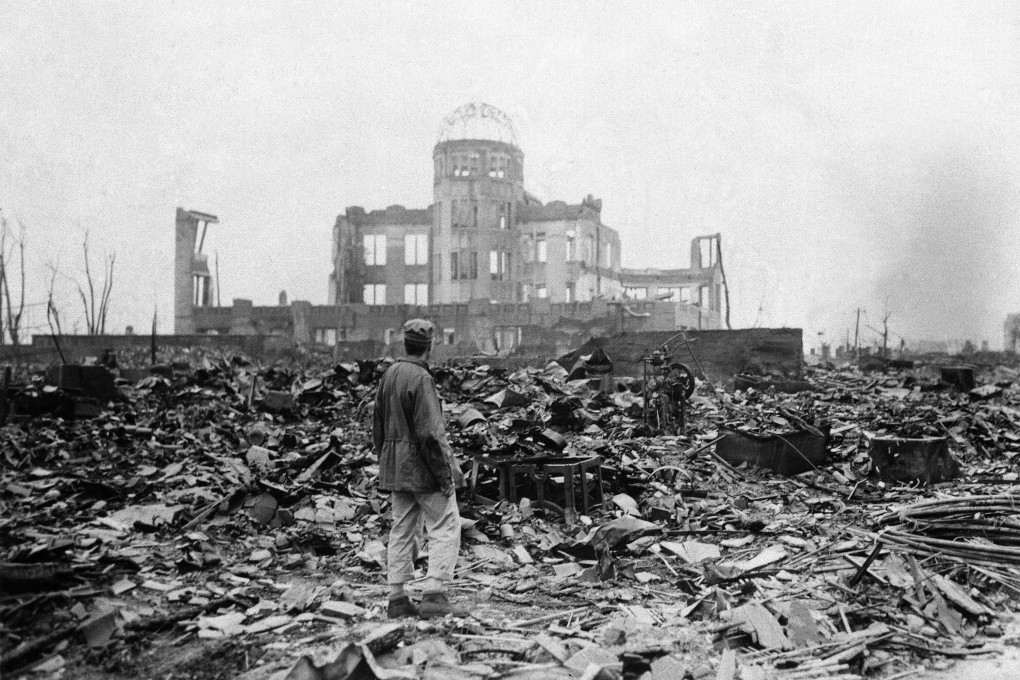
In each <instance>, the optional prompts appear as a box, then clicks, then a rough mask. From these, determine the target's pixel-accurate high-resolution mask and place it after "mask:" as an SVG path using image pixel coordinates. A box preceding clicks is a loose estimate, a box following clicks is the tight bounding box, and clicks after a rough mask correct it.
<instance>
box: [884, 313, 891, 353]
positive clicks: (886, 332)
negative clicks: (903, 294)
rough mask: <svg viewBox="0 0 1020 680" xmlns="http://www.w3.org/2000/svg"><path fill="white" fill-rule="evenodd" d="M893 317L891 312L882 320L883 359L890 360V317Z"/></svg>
mask: <svg viewBox="0 0 1020 680" xmlns="http://www.w3.org/2000/svg"><path fill="white" fill-rule="evenodd" d="M890 316H892V315H891V314H890V313H889V312H886V313H885V318H883V319H882V358H883V359H888V358H889V350H888V349H887V348H888V345H889V317H890Z"/></svg>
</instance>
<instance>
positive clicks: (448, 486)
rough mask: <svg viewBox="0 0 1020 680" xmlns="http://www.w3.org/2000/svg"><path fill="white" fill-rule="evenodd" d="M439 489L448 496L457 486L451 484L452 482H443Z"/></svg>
mask: <svg viewBox="0 0 1020 680" xmlns="http://www.w3.org/2000/svg"><path fill="white" fill-rule="evenodd" d="M439 491H440V493H442V494H443V495H444V496H446V497H447V498H449V497H450V496H452V495H453V494H454V493H455V492H456V491H457V487H455V486H454V485H453V482H450V483H449V484H444V485H443V486H442V487H440V489H439Z"/></svg>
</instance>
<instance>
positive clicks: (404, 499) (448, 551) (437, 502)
mask: <svg viewBox="0 0 1020 680" xmlns="http://www.w3.org/2000/svg"><path fill="white" fill-rule="evenodd" d="M390 505H391V506H392V508H391V511H392V513H393V525H392V526H391V527H390V541H389V546H388V548H387V551H386V562H387V569H388V572H389V575H388V581H389V583H390V585H398V584H402V583H407V582H408V581H410V580H411V579H413V578H414V557H415V555H417V553H418V548H419V547H420V546H417V545H416V544H417V542H418V540H419V537H420V535H421V530H420V528H421V524H422V519H423V518H424V520H425V530H426V531H427V532H428V536H429V570H428V577H429V578H430V579H435V580H437V581H440V582H442V583H444V584H445V583H447V582H449V581H450V580H452V579H453V570H454V568H455V567H456V566H457V555H458V553H459V552H460V511H459V510H458V509H457V495H456V494H450V495H449V496H446V495H444V494H442V493H441V492H438V491H437V492H435V493H411V492H409V491H393V492H392V493H391V494H390Z"/></svg>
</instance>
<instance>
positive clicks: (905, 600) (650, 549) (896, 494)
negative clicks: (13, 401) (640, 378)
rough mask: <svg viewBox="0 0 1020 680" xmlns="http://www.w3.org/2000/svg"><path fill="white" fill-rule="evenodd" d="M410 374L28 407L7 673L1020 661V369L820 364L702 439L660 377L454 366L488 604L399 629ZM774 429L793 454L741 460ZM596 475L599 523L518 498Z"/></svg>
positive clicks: (451, 386) (704, 421) (805, 675)
mask: <svg viewBox="0 0 1020 680" xmlns="http://www.w3.org/2000/svg"><path fill="white" fill-rule="evenodd" d="M132 363H135V364H136V365H141V357H127V356H122V357H121V358H120V365H121V366H122V367H123V366H126V365H131V364H132ZM384 367H385V362H375V361H372V362H360V363H350V364H341V365H332V364H331V363H329V362H328V361H324V360H315V359H314V358H308V357H306V358H304V359H303V360H300V361H298V360H295V361H293V362H290V363H289V364H287V365H274V366H260V365H259V364H258V363H256V362H253V361H250V360H248V359H245V358H243V357H237V356H225V355H218V354H215V353H203V352H200V351H198V350H196V351H194V352H191V353H187V354H184V355H182V356H178V357H176V360H175V361H170V359H169V358H168V359H167V361H166V364H165V365H164V366H162V368H160V370H157V371H152V372H149V371H144V372H142V373H141V374H133V375H132V378H133V379H132V380H130V381H128V380H123V379H122V380H120V381H118V388H119V389H120V391H121V393H122V395H123V398H118V399H115V400H111V401H109V402H108V403H105V404H101V406H102V408H101V409H99V410H98V415H96V416H95V417H92V418H80V419H74V420H63V419H58V418H55V417H53V416H52V415H45V414H41V415H32V416H30V417H29V416H24V417H20V418H19V417H18V413H17V411H15V414H14V419H13V420H12V422H10V423H8V424H7V425H6V426H4V427H3V428H2V429H0V454H2V458H3V462H2V467H0V509H2V513H0V516H2V519H0V537H2V553H0V579H2V583H3V588H2V590H3V593H2V599H0V620H2V626H3V628H2V635H3V639H2V645H3V646H2V653H3V657H2V668H3V675H4V677H16V676H19V675H22V674H25V675H30V676H31V677H40V678H41V677H60V676H63V677H101V678H150V677H151V678H202V679H211V678H233V677H243V678H248V679H249V680H255V679H261V678H287V679H289V680H310V679H329V680H342V679H346V678H385V679H388V678H418V677H433V678H496V677H505V678H515V679H519V678H560V677H562V678H585V679H586V680H594V679H595V678H643V679H649V678H650V679H652V680H672V679H674V678H675V679H677V680H680V679H682V678H693V679H695V680H699V679H702V678H712V679H717V680H724V679H735V678H743V679H752V678H787V679H789V680H811V679H813V678H823V677H824V678H862V677H863V678H871V677H874V678H895V677H909V674H910V673H913V672H914V671H915V670H916V669H918V668H922V667H927V668H933V669H940V668H942V669H945V668H948V667H950V666H951V665H952V664H954V663H955V662H956V661H957V660H959V659H966V658H972V657H984V656H985V655H988V654H990V653H994V652H995V651H996V650H998V649H999V648H1000V647H1001V645H1002V644H1004V643H1005V644H1014V645H1015V644H1016V643H1017V638H1016V637H1015V636H1016V633H1015V631H1014V629H1012V628H1011V627H1010V626H1009V624H1008V622H1009V620H1010V616H1011V609H1012V608H1013V607H1015V605H1014V604H1013V603H1014V601H1015V598H1016V594H1017V593H1018V592H1020V510H1018V509H1017V505H1016V500H1017V499H1018V498H1020V496H1018V495H1017V493H1016V491H1015V486H1014V485H1015V484H1016V482H1017V480H1018V474H1017V464H1016V462H1015V461H1016V460H1017V458H1016V456H1017V454H1018V453H1020V430H1018V427H1017V426H1018V424H1020V388H1018V387H1015V386H1014V380H1015V379H1016V377H1017V373H1016V372H1015V371H1014V370H1012V369H1010V368H1006V367H999V368H997V369H995V370H994V371H992V370H986V371H983V372H979V374H978V381H977V382H978V383H979V385H978V386H977V387H975V388H974V389H973V390H970V391H964V390H961V389H960V388H959V387H958V386H951V385H947V384H945V383H944V381H942V380H941V378H940V375H939V371H938V369H937V368H925V367H919V368H916V369H904V370H900V371H891V372H888V373H868V374H865V373H861V372H860V371H858V370H857V369H856V368H850V367H844V368H841V369H835V368H829V369H822V368H814V369H809V371H808V374H807V382H808V383H809V384H810V386H811V387H812V390H811V391H804V392H799V393H794V394H784V393H779V392H777V391H776V390H775V389H765V390H761V389H756V388H750V389H747V390H743V391H737V392H729V393H727V392H723V391H721V390H720V389H718V388H717V387H716V386H714V385H710V384H707V383H699V384H698V389H697V391H696V392H695V394H694V395H693V396H692V398H691V400H690V404H689V405H688V407H687V409H686V420H687V423H686V426H685V427H684V428H683V429H682V431H679V432H678V431H676V430H673V431H672V433H670V434H664V433H663V432H662V430H661V429H659V428H655V427H652V426H650V425H649V424H648V423H647V422H646V419H645V418H644V417H643V416H644V415H645V409H644V405H643V400H642V390H641V388H640V384H639V382H635V381H627V380H620V381H612V380H610V381H603V384H607V385H608V387H609V389H608V391H606V392H599V391H598V390H597V389H595V387H593V385H597V384H599V383H598V381H591V382H589V381H586V380H573V381H568V380H567V377H568V373H567V370H566V369H564V368H563V367H562V366H560V365H558V364H555V363H554V364H550V365H549V366H548V367H546V368H543V369H534V368H532V369H521V370H518V371H507V370H502V369H496V368H491V367H487V366H484V365H474V366H459V367H444V368H438V369H437V370H436V372H435V373H436V378H437V383H438V385H439V387H440V391H441V393H442V395H443V397H444V400H445V402H446V408H447V419H448V422H449V427H450V432H451V439H452V441H453V442H454V444H455V448H456V449H457V451H458V453H459V455H460V456H461V458H462V459H463V460H464V462H465V471H466V472H472V467H473V466H472V462H473V461H476V460H477V461H480V463H479V465H477V466H476V467H477V470H476V472H477V476H476V479H475V480H474V481H475V484H474V486H473V488H472V489H471V490H470V493H465V497H464V501H465V503H464V506H463V507H464V513H463V514H464V518H465V519H464V526H463V535H464V547H463V550H462V555H461V560H460V563H459V569H458V574H457V579H456V582H455V588H454V594H455V595H456V597H457V598H458V599H459V600H460V601H462V602H468V603H471V604H472V605H473V606H472V608H471V613H470V615H469V616H466V617H463V618H453V617H451V618H447V619H444V620H438V621H437V620H432V621H412V620H398V621H388V620H386V618H385V594H386V588H385V579H384V563H385V540H386V532H387V529H388V523H387V508H388V505H387V499H386V497H385V496H382V495H380V494H379V493H378V492H377V491H376V489H375V473H376V467H375V464H376V461H375V458H374V456H373V454H372V451H371V448H370V446H369V438H368V429H367V424H368V422H369V416H370V414H371V400H372V395H373V390H374V386H375V382H376V380H377V378H378V376H379V375H380V373H381V371H382V369H383V368H384ZM134 378H137V380H134ZM21 389H22V390H23V391H24V392H25V393H26V394H37V395H41V394H43V393H45V392H46V391H47V390H50V391H52V389H51V388H46V387H43V386H42V384H41V383H39V382H36V383H31V384H28V385H26V386H24V387H23V388H21ZM803 433H809V434H810V435H811V436H816V437H820V438H821V440H822V441H824V442H825V445H824V450H825V451H826V452H827V458H826V459H824V460H817V459H815V460H812V459H811V458H812V456H809V455H806V452H804V451H802V450H801V449H802V448H803V445H801V444H798V443H797V442H799V441H801V440H800V439H797V437H798V436H800V435H802V434H803ZM742 436H743V437H748V438H750V439H751V440H752V442H753V445H754V446H758V445H761V446H766V444H762V442H771V443H769V444H767V446H774V447H776V448H775V449H774V450H773V449H770V450H772V451H773V452H774V453H775V455H776V456H778V457H780V458H783V460H785V461H786V463H776V464H775V465H771V466H770V467H771V469H766V468H762V467H759V466H757V465H754V464H752V463H749V462H739V461H738V460H734V459H733V458H732V457H731V458H729V459H727V458H726V457H723V455H721V453H725V447H723V448H720V442H721V441H726V438H727V437H742ZM883 439H893V440H897V441H899V440H903V441H922V442H927V441H944V442H945V443H946V446H945V447H942V448H944V450H942V449H939V451H937V452H936V453H935V454H930V451H929V450H932V447H931V446H927V445H926V448H925V451H929V452H928V453H924V452H922V453H920V454H918V455H927V456H930V455H935V456H937V457H938V461H939V462H938V463H937V464H938V465H941V466H943V467H944V468H945V469H944V470H943V469H942V468H940V470H942V472H944V473H945V476H946V477H950V479H948V480H947V481H937V479H934V478H933V479H932V480H929V481H931V482H932V483H930V484H927V485H922V484H919V483H918V482H916V481H912V480H911V479H910V475H911V474H912V473H910V470H911V468H910V467H909V465H907V464H906V462H905V461H906V458H905V457H904V456H902V455H901V456H899V457H898V458H896V460H895V461H893V462H895V463H896V464H895V465H893V464H892V463H890V462H885V463H883V464H882V465H880V466H877V467H876V466H875V465H873V461H872V453H874V451H876V450H877V448H880V447H876V445H875V441H876V440H878V441H881V440H883ZM905 446H906V445H905ZM935 448H936V449H938V448H939V447H935ZM918 450H920V449H918ZM904 451H906V449H904ZM911 451H913V449H911ZM770 455H771V454H770ZM876 455H877V454H876ZM594 457H598V458H599V459H600V460H601V467H600V468H599V469H600V470H601V474H602V477H603V482H604V488H603V493H602V494H601V495H599V494H597V493H596V492H595V491H594V490H592V489H591V488H590V487H589V489H588V490H589V493H588V497H587V499H583V498H581V495H582V494H581V493H580V492H577V491H575V495H576V499H575V501H574V503H573V506H574V507H573V509H572V510H571V509H570V508H569V507H567V506H569V505H571V504H570V503H569V502H568V500H567V493H568V491H567V490H568V489H569V485H568V480H567V479H566V478H565V477H567V476H570V475H569V474H564V473H562V471H560V472H558V473H556V474H549V475H547V476H546V477H542V476H535V474H533V475H530V476H529V475H527V474H525V475H523V476H522V477H521V478H520V480H519V481H520V484H519V485H518V486H515V487H514V500H513V501H511V500H509V499H507V498H503V499H501V498H500V495H501V491H500V488H499V485H498V483H497V482H498V480H497V477H496V472H495V467H496V465H495V463H494V461H496V462H498V461H505V460H516V461H526V460H531V461H536V460H537V461H539V463H538V465H539V468H538V469H539V471H540V470H541V469H542V468H541V464H542V463H541V461H547V462H548V461H549V460H551V459H555V460H558V461H561V462H562V461H563V460H566V461H568V462H570V461H577V460H581V459H584V460H587V459H591V458H594ZM770 460H771V459H770ZM883 460H884V459H883ZM918 460H922V459H921V458H919V459H918ZM923 460H925V461H931V460H935V459H933V458H924V459H923ZM758 462H761V461H758ZM773 462H774V461H773ZM785 464H790V465H793V464H795V465H794V467H795V468H799V469H804V470H806V471H805V472H800V473H799V474H781V473H782V472H784V471H785V472H790V470H789V469H785V468H784V469H780V468H783V465H785ZM925 465H926V466H927V468H930V467H931V466H932V465H935V463H930V462H929V463H926V464H925ZM954 466H955V467H954ZM879 468H880V469H879ZM927 468H926V469H927ZM592 470H593V469H592V468H586V470H585V471H583V473H582V474H584V475H588V476H586V477H585V482H586V485H587V484H588V483H594V477H595V475H594V472H593V471H592ZM905 470H906V472H905ZM536 474H538V473H536ZM905 475H906V476H905ZM515 481H516V477H515ZM539 485H541V486H542V487H543V490H544V492H545V493H544V495H543V498H542V499H539V498H537V497H536V494H535V493H534V492H535V490H537V487H538V486H539ZM578 486H579V485H578ZM503 491H504V493H502V495H503V496H507V495H508V494H507V493H505V491H506V489H505V488H504V489H503ZM468 496H470V497H468ZM585 500H587V504H588V507H587V509H585V505H584V501H585ZM540 501H541V502H540ZM599 501H601V503H600V502H599Z"/></svg>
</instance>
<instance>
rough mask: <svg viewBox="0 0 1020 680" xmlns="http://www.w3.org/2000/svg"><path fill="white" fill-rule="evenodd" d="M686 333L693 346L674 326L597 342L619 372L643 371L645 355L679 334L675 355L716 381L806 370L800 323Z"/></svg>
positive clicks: (796, 373) (674, 344)
mask: <svg viewBox="0 0 1020 680" xmlns="http://www.w3.org/2000/svg"><path fill="white" fill-rule="evenodd" d="M686 334H687V339H688V341H689V343H690V350H688V346H687V345H686V344H685V343H684V341H683V339H682V338H675V336H676V335H677V333H676V332H675V331H671V332H661V331H656V332H650V333H627V334H624V335H620V336H614V337H610V338H603V339H601V340H599V341H597V342H596V343H592V346H594V344H601V346H602V348H603V349H604V350H605V351H606V353H607V354H608V355H609V357H610V358H611V359H612V360H613V362H614V364H615V370H616V374H617V375H631V376H640V375H641V373H642V364H641V359H642V358H643V357H645V356H648V355H649V354H651V353H652V352H653V351H655V350H656V349H657V348H658V347H660V346H661V345H662V344H663V343H664V342H666V341H668V340H670V339H671V338H675V339H674V340H673V341H672V342H670V343H669V348H670V349H672V356H673V358H674V360H675V361H679V362H680V363H682V364H686V365H687V366H689V367H690V368H691V370H693V371H694V372H695V373H696V374H697V373H699V372H702V373H703V374H704V375H705V376H707V377H708V378H709V379H710V380H712V381H714V382H725V381H728V380H730V379H731V378H732V377H733V376H734V375H735V374H737V373H754V374H764V375H772V376H776V377H781V378H784V379H788V380H798V379H800V378H801V377H802V375H803V362H804V356H803V355H804V337H803V336H804V332H803V330H802V329H800V328H748V329H742V330H733V331H726V330H707V331H693V330H692V331H687V332H686ZM692 352H693V357H692V356H691V355H692ZM695 358H696V359H695ZM699 364H700V369H699Z"/></svg>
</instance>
